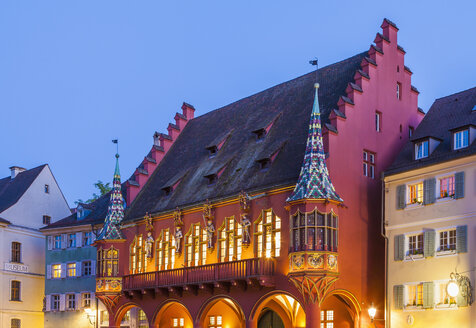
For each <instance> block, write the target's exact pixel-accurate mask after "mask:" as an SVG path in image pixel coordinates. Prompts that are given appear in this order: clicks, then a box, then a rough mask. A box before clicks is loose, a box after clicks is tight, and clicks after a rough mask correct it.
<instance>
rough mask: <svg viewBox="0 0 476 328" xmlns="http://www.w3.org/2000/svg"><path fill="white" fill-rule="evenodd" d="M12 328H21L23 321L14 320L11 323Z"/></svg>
mask: <svg viewBox="0 0 476 328" xmlns="http://www.w3.org/2000/svg"><path fill="white" fill-rule="evenodd" d="M10 328H21V320H20V319H12V320H11V321H10Z"/></svg>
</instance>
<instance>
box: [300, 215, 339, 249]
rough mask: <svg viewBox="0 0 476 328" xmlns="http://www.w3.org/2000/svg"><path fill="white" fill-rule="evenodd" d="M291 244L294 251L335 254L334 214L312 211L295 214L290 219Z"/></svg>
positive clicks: (336, 237)
mask: <svg viewBox="0 0 476 328" xmlns="http://www.w3.org/2000/svg"><path fill="white" fill-rule="evenodd" d="M291 221H292V228H291V243H292V249H293V250H294V251H307V250H311V251H330V252H337V241H338V225H337V223H338V222H337V216H336V215H335V214H334V213H332V212H331V213H327V214H323V213H320V212H318V211H317V210H314V211H312V212H309V213H301V212H297V213H296V214H295V215H293V216H292V218H291Z"/></svg>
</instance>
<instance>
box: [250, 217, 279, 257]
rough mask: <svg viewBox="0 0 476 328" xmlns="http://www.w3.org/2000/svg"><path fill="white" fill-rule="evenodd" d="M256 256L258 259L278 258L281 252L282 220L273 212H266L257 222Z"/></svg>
mask: <svg viewBox="0 0 476 328" xmlns="http://www.w3.org/2000/svg"><path fill="white" fill-rule="evenodd" d="M254 235H255V254H256V256H257V257H263V256H265V257H278V256H279V255H280V251H281V219H280V218H279V217H277V216H276V215H275V214H274V213H273V211H272V210H265V211H263V212H262V213H261V216H260V217H259V218H258V220H256V221H255V233H254Z"/></svg>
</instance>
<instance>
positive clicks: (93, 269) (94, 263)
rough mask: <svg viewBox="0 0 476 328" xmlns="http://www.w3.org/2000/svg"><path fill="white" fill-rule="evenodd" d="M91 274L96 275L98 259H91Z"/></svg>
mask: <svg viewBox="0 0 476 328" xmlns="http://www.w3.org/2000/svg"><path fill="white" fill-rule="evenodd" d="M91 274H92V275H93V276H95V275H96V261H94V260H92V261H91Z"/></svg>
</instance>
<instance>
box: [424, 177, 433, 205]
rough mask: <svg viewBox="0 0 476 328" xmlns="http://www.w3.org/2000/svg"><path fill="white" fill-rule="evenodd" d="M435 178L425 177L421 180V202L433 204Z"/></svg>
mask: <svg viewBox="0 0 476 328" xmlns="http://www.w3.org/2000/svg"><path fill="white" fill-rule="evenodd" d="M435 193H436V179H435V178H432V179H427V180H424V181H423V204H425V205H428V204H433V203H434V202H435Z"/></svg>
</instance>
